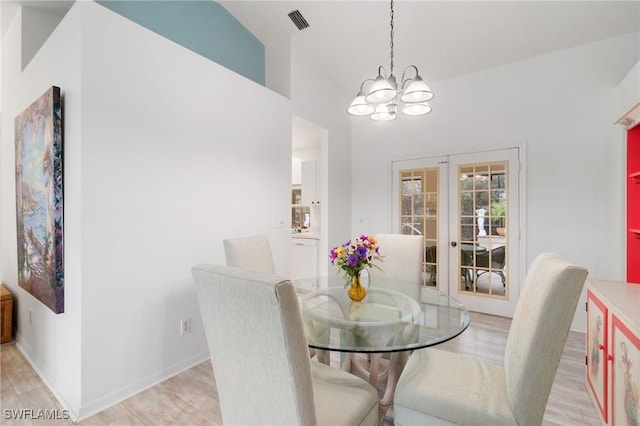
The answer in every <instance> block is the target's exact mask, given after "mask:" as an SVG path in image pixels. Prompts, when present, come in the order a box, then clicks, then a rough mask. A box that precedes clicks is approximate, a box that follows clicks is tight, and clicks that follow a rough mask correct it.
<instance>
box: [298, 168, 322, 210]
mask: <svg viewBox="0 0 640 426" xmlns="http://www.w3.org/2000/svg"><path fill="white" fill-rule="evenodd" d="M302 204H304V205H305V206H315V205H317V204H320V199H319V197H318V162H317V161H315V160H314V161H303V162H302Z"/></svg>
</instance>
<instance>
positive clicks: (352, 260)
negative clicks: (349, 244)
mask: <svg viewBox="0 0 640 426" xmlns="http://www.w3.org/2000/svg"><path fill="white" fill-rule="evenodd" d="M359 260H360V257H359V256H358V255H357V254H355V253H353V254H350V255H349V258H348V259H347V263H348V264H349V266H356V265H357V264H358V261H359Z"/></svg>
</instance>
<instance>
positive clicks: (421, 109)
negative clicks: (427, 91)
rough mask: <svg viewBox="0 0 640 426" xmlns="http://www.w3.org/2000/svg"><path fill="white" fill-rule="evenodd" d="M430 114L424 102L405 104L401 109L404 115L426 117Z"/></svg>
mask: <svg viewBox="0 0 640 426" xmlns="http://www.w3.org/2000/svg"><path fill="white" fill-rule="evenodd" d="M430 112H431V107H430V106H429V104H428V103H426V102H420V103H413V104H407V105H405V107H404V108H403V109H402V113H403V114H405V115H426V114H429V113H430Z"/></svg>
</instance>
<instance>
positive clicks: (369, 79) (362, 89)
mask: <svg viewBox="0 0 640 426" xmlns="http://www.w3.org/2000/svg"><path fill="white" fill-rule="evenodd" d="M367 81H371V82H375V80H374V79H372V78H367V79H366V80H365V81H363V82H362V84H361V85H360V93H359V95H364V85H365V83H366V82H367Z"/></svg>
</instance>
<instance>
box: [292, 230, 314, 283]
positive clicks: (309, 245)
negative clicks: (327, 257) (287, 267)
mask: <svg viewBox="0 0 640 426" xmlns="http://www.w3.org/2000/svg"><path fill="white" fill-rule="evenodd" d="M317 276H318V240H317V239H313V238H296V237H293V238H291V279H292V280H297V279H301V278H312V277H317Z"/></svg>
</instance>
